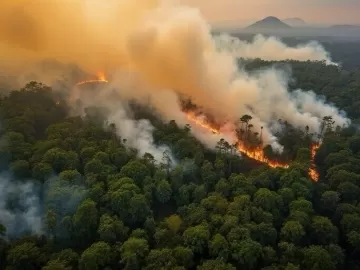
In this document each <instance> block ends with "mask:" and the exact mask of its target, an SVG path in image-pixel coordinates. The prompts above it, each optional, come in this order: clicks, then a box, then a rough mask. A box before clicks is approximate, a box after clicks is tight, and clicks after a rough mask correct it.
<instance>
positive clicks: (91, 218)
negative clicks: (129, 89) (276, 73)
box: [0, 60, 360, 270]
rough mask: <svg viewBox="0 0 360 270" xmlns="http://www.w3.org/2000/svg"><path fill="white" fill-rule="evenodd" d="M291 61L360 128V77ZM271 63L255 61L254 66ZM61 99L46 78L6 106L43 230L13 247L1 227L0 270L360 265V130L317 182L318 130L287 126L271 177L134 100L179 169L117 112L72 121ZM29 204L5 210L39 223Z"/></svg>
mask: <svg viewBox="0 0 360 270" xmlns="http://www.w3.org/2000/svg"><path fill="white" fill-rule="evenodd" d="M284 63H285V64H289V65H291V66H292V68H293V75H294V77H295V78H296V80H293V81H291V82H290V86H291V89H295V88H298V87H301V88H304V89H305V90H314V91H315V92H317V93H318V94H324V95H325V96H326V98H327V100H329V101H331V102H334V103H335V104H337V105H338V106H340V108H342V109H345V110H346V111H347V112H348V114H349V115H350V117H351V118H352V120H354V122H355V123H359V121H360V113H359V110H358V108H359V106H360V103H359V100H360V96H359V93H360V92H359V89H360V83H359V82H360V77H359V76H360V73H359V71H346V70H341V69H338V68H336V67H332V66H326V65H324V64H323V63H321V62H314V63H310V62H305V63H302V62H296V61H295V62H294V61H285V62H284ZM272 64H273V63H272V62H264V61H261V60H255V61H252V62H248V61H245V62H244V65H245V68H246V69H249V70H252V69H253V68H258V67H262V66H269V65H272ZM278 64H279V63H278ZM319 74H320V75H321V76H319ZM339 93H341V94H339ZM54 100H56V99H55V93H53V92H52V91H51V89H50V88H48V87H46V86H44V85H42V84H38V83H35V82H32V83H30V84H28V85H26V86H25V88H24V89H22V90H21V91H12V92H10V93H9V95H8V96H3V97H0V120H1V127H2V129H1V134H0V165H1V166H0V167H1V168H0V169H1V170H2V171H7V172H10V173H11V175H12V178H11V181H12V182H11V183H14V185H23V184H27V183H34V182H35V183H36V184H38V186H39V190H38V196H40V197H39V201H40V203H41V206H40V207H41V211H40V212H41V213H40V215H42V216H41V218H42V220H43V233H44V235H42V236H34V235H31V232H29V233H28V234H26V235H17V236H16V237H15V238H8V237H7V235H6V233H7V230H6V228H5V226H3V225H1V224H0V261H1V265H0V269H30V270H31V269H44V270H53V269H59V270H70V269H80V270H81V269H90V270H91V269H148V270H151V269H163V270H165V269H169V270H170V269H174V270H180V269H181V270H185V269H199V270H205V269H206V270H207V269H210V270H211V269H214V270H234V269H264V270H265V269H267V270H273V269H284V270H295V269H316V270H320V269H324V270H331V269H334V270H335V269H356V268H355V266H357V265H359V263H360V260H359V249H360V229H359V228H360V211H359V209H360V208H359V198H360V165H359V164H360V137H359V135H358V134H357V131H356V129H355V128H353V127H350V128H345V129H341V128H337V129H336V128H335V127H334V128H335V129H334V130H333V131H327V132H326V134H325V136H324V138H323V143H322V144H321V147H320V149H319V150H318V152H317V154H316V156H315V165H316V168H317V170H318V171H319V173H320V179H319V181H318V182H316V183H315V182H312V181H311V180H310V179H309V177H308V174H307V170H308V166H309V163H310V151H309V145H310V144H311V138H312V137H313V136H316V134H313V131H312V130H311V129H310V128H307V127H301V128H296V127H293V126H291V125H290V124H288V123H286V122H285V121H283V120H281V124H282V126H283V130H282V131H280V132H279V134H278V137H279V142H280V143H281V144H282V145H284V151H283V153H282V154H281V155H278V154H276V153H274V152H273V151H271V147H265V148H264V153H265V155H266V156H267V157H271V156H273V158H275V157H276V158H278V159H279V160H280V161H281V160H283V161H289V160H291V161H292V164H291V166H290V168H288V169H273V168H269V167H267V166H259V164H258V163H255V162H252V161H251V160H249V159H248V158H246V157H245V156H243V157H241V158H239V157H238V156H235V155H234V148H233V146H231V144H230V143H231V142H227V141H225V140H224V139H222V140H220V141H219V142H218V144H217V147H216V151H215V152H214V151H211V150H209V149H205V147H204V146H203V145H202V144H201V143H200V142H199V141H197V140H196V139H195V137H194V136H193V135H192V133H191V132H190V131H191V127H190V126H185V127H180V126H178V125H177V123H176V122H175V121H174V120H172V121H170V122H168V123H163V122H162V121H160V119H158V118H157V117H156V114H155V113H154V112H153V111H151V110H150V109H149V108H144V107H142V106H140V105H139V104H130V105H129V108H130V109H131V110H132V111H133V113H134V117H135V119H143V118H145V119H149V120H150V121H151V123H152V124H153V125H154V127H155V128H154V130H153V137H154V141H155V144H158V145H162V144H165V145H167V146H168V147H169V149H171V154H172V155H173V156H174V157H175V158H176V164H171V166H169V165H170V163H169V162H167V160H166V154H164V160H162V161H159V160H155V158H154V156H153V155H152V154H150V153H146V154H144V155H143V156H139V153H138V152H137V150H135V149H133V148H131V147H129V145H128V143H127V141H126V139H125V138H119V137H117V134H116V128H121V123H120V126H119V127H115V125H114V124H112V123H107V122H106V121H105V120H106V118H107V117H106V110H103V109H102V108H98V107H91V108H86V110H85V115H84V117H70V116H67V114H66V111H67V108H66V107H65V105H61V104H65V103H66V102H65V101H63V100H60V104H58V105H56V104H55V102H54ZM252 121H253V120H252V116H251V115H244V116H243V117H242V118H241V119H240V122H239V126H242V131H241V130H239V135H240V136H242V137H243V138H244V141H245V143H246V144H247V145H249V146H258V145H259V143H260V135H259V133H257V135H256V134H255V133H256V132H258V131H259V130H256V129H259V128H260V127H255V126H252V124H251V122H252ZM299 125H300V124H299ZM251 129H253V132H252V131H251ZM160 162H162V164H159V163H160ZM20 199H23V200H25V199H26V198H25V197H24V198H20ZM21 203H22V201H17V200H15V199H13V197H11V198H9V199H7V200H6V202H5V204H4V207H6V208H8V209H9V210H14V211H15V212H16V211H18V212H16V213H26V214H27V215H30V214H33V212H31V211H28V210H29V209H27V208H26V206H21ZM1 207H3V204H1ZM1 222H2V223H3V224H4V225H6V227H8V229H9V228H13V227H9V226H14V225H13V224H11V223H7V222H6V220H5V221H1ZM19 226H20V225H19ZM9 231H10V230H9Z"/></svg>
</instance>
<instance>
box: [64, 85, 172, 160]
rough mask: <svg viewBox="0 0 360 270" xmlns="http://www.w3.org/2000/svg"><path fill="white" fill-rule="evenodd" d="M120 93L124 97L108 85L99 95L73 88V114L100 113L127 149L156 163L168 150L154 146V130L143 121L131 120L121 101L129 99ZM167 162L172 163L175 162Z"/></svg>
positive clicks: (93, 90) (80, 88) (132, 118)
mask: <svg viewBox="0 0 360 270" xmlns="http://www.w3.org/2000/svg"><path fill="white" fill-rule="evenodd" d="M85 88H86V86H85ZM95 88H96V87H95ZM122 90H123V91H122ZM87 91H88V92H87ZM119 93H122V95H123V96H120V95H119ZM124 93H126V88H125V87H123V88H121V89H120V90H119V88H118V87H117V88H112V87H111V85H110V86H108V85H106V86H103V87H101V91H98V90H97V89H84V88H82V87H81V86H80V87H75V88H74V89H73V96H72V97H71V98H72V99H73V100H79V101H80V102H81V104H80V106H79V107H78V108H77V111H75V112H74V113H75V114H79V113H80V114H85V113H86V110H87V108H97V109H100V110H102V111H103V113H104V117H106V119H107V123H106V124H107V125H108V124H115V127H116V133H117V135H118V136H119V137H120V138H121V139H123V140H126V145H127V146H129V147H131V148H135V149H137V150H138V155H139V156H140V157H141V156H143V155H144V154H145V153H149V154H151V155H153V156H154V158H155V160H156V161H157V162H160V161H161V160H162V157H163V153H164V152H165V151H168V152H170V149H169V148H168V147H166V146H162V145H160V146H156V145H155V144H154V140H153V136H152V133H153V130H154V127H153V126H152V125H151V123H150V121H148V120H146V119H140V120H137V119H134V117H133V116H132V112H131V109H130V108H129V106H128V105H127V103H126V102H124V99H125V100H126V99H127V98H130V96H124ZM170 158H171V159H172V162H173V163H175V159H174V158H173V157H170Z"/></svg>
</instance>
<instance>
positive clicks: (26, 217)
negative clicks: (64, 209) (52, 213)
mask: <svg viewBox="0 0 360 270" xmlns="http://www.w3.org/2000/svg"><path fill="white" fill-rule="evenodd" d="M39 191H40V189H39V188H38V187H37V186H36V184H35V183H33V182H30V181H27V182H20V181H18V180H16V179H13V177H11V175H10V174H8V173H1V174H0V223H1V224H3V225H4V226H5V227H6V229H7V235H8V236H11V237H14V236H17V235H20V234H23V233H26V232H32V233H36V234H41V233H43V222H42V207H41V204H40V200H39V195H40V192H39Z"/></svg>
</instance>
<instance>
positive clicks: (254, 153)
mask: <svg viewBox="0 0 360 270" xmlns="http://www.w3.org/2000/svg"><path fill="white" fill-rule="evenodd" d="M237 145H238V146H237V149H238V151H239V152H241V153H243V154H245V155H246V156H248V157H249V158H252V159H255V160H257V161H260V162H262V163H266V164H267V165H268V166H269V167H272V168H284V169H287V168H289V164H286V163H281V162H278V161H276V160H269V159H268V158H266V157H265V155H264V151H263V149H262V148H261V147H258V148H256V149H248V148H247V147H246V146H245V145H244V143H243V142H241V141H238V142H237Z"/></svg>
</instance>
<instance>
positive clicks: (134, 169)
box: [120, 161, 150, 187]
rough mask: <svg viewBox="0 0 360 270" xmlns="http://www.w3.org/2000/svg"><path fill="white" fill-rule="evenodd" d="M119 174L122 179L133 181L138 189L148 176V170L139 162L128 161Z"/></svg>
mask: <svg viewBox="0 0 360 270" xmlns="http://www.w3.org/2000/svg"><path fill="white" fill-rule="evenodd" d="M120 174H121V175H122V176H124V177H130V178H131V179H133V180H134V181H135V183H136V185H138V186H139V187H142V185H143V181H144V179H145V177H146V176H149V175H150V171H149V169H148V168H147V167H146V165H144V164H142V163H140V161H130V162H128V163H127V164H126V165H125V166H123V167H122V168H121V170H120Z"/></svg>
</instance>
